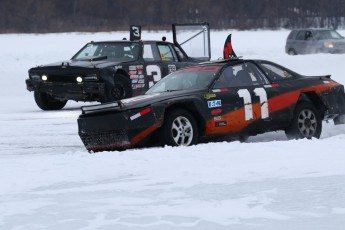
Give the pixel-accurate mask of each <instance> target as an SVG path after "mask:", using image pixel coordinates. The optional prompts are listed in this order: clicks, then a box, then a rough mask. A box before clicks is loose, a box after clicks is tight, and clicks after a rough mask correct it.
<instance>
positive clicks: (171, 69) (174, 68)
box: [168, 65, 176, 73]
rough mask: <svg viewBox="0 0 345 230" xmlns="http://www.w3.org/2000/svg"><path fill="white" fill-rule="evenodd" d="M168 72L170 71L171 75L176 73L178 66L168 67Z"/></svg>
mask: <svg viewBox="0 0 345 230" xmlns="http://www.w3.org/2000/svg"><path fill="white" fill-rule="evenodd" d="M168 70H169V73H172V72H175V71H176V65H168Z"/></svg>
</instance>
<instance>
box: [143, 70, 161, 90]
mask: <svg viewBox="0 0 345 230" xmlns="http://www.w3.org/2000/svg"><path fill="white" fill-rule="evenodd" d="M146 73H147V76H152V78H153V81H150V82H149V87H151V86H153V85H154V84H156V83H157V82H158V81H159V80H160V79H162V72H161V68H159V66H158V65H148V66H146Z"/></svg>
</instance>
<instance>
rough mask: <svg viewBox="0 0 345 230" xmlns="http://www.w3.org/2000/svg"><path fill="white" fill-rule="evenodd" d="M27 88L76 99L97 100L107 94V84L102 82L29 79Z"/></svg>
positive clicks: (58, 96)
mask: <svg viewBox="0 0 345 230" xmlns="http://www.w3.org/2000/svg"><path fill="white" fill-rule="evenodd" d="M26 88H27V90H29V91H37V92H42V93H49V94H51V95H53V96H54V97H57V98H61V99H65V100H75V101H89V100H95V99H99V98H100V97H102V96H104V95H105V85H104V83H101V82H83V83H64V82H43V81H40V80H32V79H27V80H26Z"/></svg>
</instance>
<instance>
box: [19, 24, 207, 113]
mask: <svg viewBox="0 0 345 230" xmlns="http://www.w3.org/2000/svg"><path fill="white" fill-rule="evenodd" d="M186 29H188V31H189V33H190V34H186V33H184V32H183V31H186ZM190 31H192V32H190ZM130 35H131V41H125V40H121V41H104V42H90V43H88V44H86V45H85V46H84V47H83V48H82V49H81V50H79V51H78V52H77V53H76V54H75V55H74V56H73V57H72V59H71V60H68V61H63V62H58V63H53V64H48V65H44V66H38V67H35V68H31V69H30V70H29V79H27V80H26V85H27V89H28V90H29V91H34V98H35V101H36V104H37V105H38V107H40V108H41V109H42V110H58V109H62V108H63V107H64V106H65V105H66V103H67V101H68V100H75V101H99V102H110V101H114V100H120V99H123V98H128V97H132V96H137V95H141V94H144V93H145V92H146V91H147V90H148V89H149V87H151V86H152V85H153V84H155V83H156V82H157V81H159V80H160V79H161V78H162V77H164V76H166V75H167V74H169V73H171V72H173V71H175V70H177V69H180V68H182V67H186V66H190V65H195V64H196V63H198V62H200V61H207V60H209V59H210V53H211V52H210V39H209V37H210V35H209V25H208V24H207V23H200V24H173V38H174V39H173V40H174V43H169V42H166V41H165V38H164V37H163V41H142V40H140V38H141V27H140V26H131V33H130ZM181 39H184V41H182V40H181ZM179 41H180V42H179ZM182 46H183V47H184V48H185V50H184V49H183V48H182ZM198 46H200V47H198ZM187 49H190V50H193V53H191V55H189V56H188V55H187V54H186V52H187V51H188V50H187Z"/></svg>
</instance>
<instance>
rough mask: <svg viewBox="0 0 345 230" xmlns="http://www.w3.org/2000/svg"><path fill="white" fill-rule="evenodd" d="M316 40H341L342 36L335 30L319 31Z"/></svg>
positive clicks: (316, 33) (316, 32)
mask: <svg viewBox="0 0 345 230" xmlns="http://www.w3.org/2000/svg"><path fill="white" fill-rule="evenodd" d="M314 38H315V39H316V40H326V39H341V38H342V36H341V35H340V34H339V33H338V32H337V31H335V30H319V31H315V33H314Z"/></svg>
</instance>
